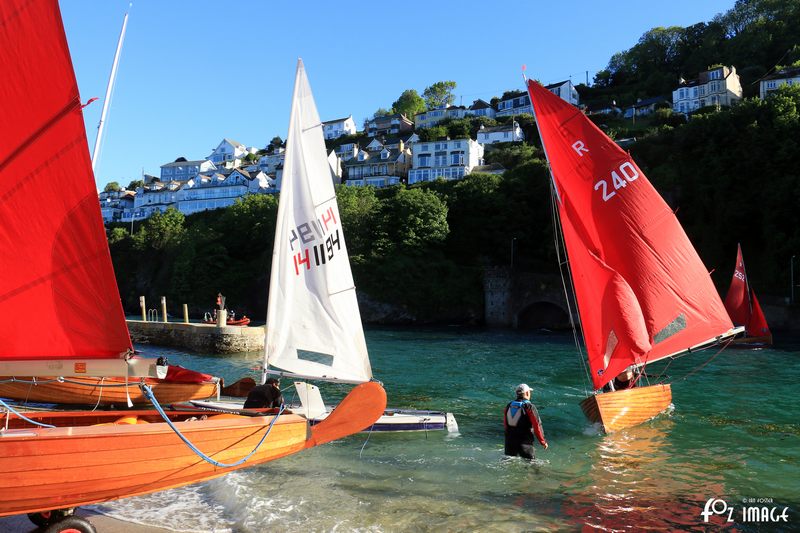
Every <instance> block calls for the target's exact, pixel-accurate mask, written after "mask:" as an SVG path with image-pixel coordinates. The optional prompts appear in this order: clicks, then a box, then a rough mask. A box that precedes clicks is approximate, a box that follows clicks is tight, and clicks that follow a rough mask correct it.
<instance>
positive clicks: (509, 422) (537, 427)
mask: <svg viewBox="0 0 800 533" xmlns="http://www.w3.org/2000/svg"><path fill="white" fill-rule="evenodd" d="M503 426H505V430H506V449H505V453H506V455H511V456H517V455H519V456H520V457H524V458H525V459H528V460H530V459H533V455H534V453H533V436H534V435H536V438H537V439H538V440H539V443H540V444H541V445H542V446H544V449H545V450H546V449H547V447H548V446H547V441H546V440H544V430H542V422H541V421H540V420H539V413H538V412H537V411H536V407H535V406H534V405H533V404H532V403H531V388H530V387H529V386H528V385H526V384H525V383H522V384H520V385H518V386H517V399H516V400H514V401H513V402H509V404H508V405H506V410H505V413H504V415H503Z"/></svg>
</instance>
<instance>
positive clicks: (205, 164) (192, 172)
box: [161, 157, 217, 183]
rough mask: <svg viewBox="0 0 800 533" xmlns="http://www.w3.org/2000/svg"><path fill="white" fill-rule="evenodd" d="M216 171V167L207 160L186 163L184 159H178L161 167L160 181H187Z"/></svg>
mask: <svg viewBox="0 0 800 533" xmlns="http://www.w3.org/2000/svg"><path fill="white" fill-rule="evenodd" d="M215 170H217V167H216V165H214V163H212V162H211V161H210V160H209V159H200V160H197V161H187V160H186V158H185V157H179V158H178V159H176V160H175V161H173V162H172V163H167V164H166V165H161V181H163V182H164V183H167V182H170V181H189V180H190V179H192V178H193V177H195V176H197V175H198V174H200V173H203V172H213V171H215Z"/></svg>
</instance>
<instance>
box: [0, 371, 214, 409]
mask: <svg viewBox="0 0 800 533" xmlns="http://www.w3.org/2000/svg"><path fill="white" fill-rule="evenodd" d="M17 379H18V380H15V381H12V378H10V377H0V397H2V398H13V399H14V400H18V401H22V402H40V403H58V404H67V405H101V406H107V407H108V406H127V404H128V397H130V399H131V402H133V404H134V405H141V404H146V403H149V402H148V401H147V400H146V399H145V398H144V396H143V395H142V391H141V389H140V388H139V382H140V380H139V379H130V380H128V383H127V386H126V384H125V378H120V377H106V378H95V377H78V376H75V377H70V378H68V379H65V380H64V381H58V380H56V378H55V377H40V378H36V382H35V383H34V382H32V381H33V378H30V377H25V378H17ZM144 382H145V383H146V384H147V385H149V386H150V388H151V389H152V390H153V394H155V396H156V399H157V400H158V402H159V403H162V404H169V403H177V402H184V401H188V400H202V399H206V398H212V397H217V396H218V391H219V388H220V387H221V386H222V380H221V379H219V378H213V379H211V380H207V381H203V382H202V383H180V382H172V381H167V380H163V379H156V378H144ZM126 389H127V392H126Z"/></svg>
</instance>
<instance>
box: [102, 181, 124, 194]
mask: <svg viewBox="0 0 800 533" xmlns="http://www.w3.org/2000/svg"><path fill="white" fill-rule="evenodd" d="M119 189H120V187H119V183H117V182H116V181H109V182H108V183H107V184H106V186H105V188H104V189H103V192H117V191H119Z"/></svg>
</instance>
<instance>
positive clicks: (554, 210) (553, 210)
mask: <svg viewBox="0 0 800 533" xmlns="http://www.w3.org/2000/svg"><path fill="white" fill-rule="evenodd" d="M547 169H548V170H550V216H551V219H552V224H553V240H554V243H555V248H556V259H557V260H558V272H559V274H560V275H561V286H562V287H564V299H565V300H566V302H567V313H568V314H569V324H570V326H571V327H572V337H573V340H574V341H575V349H576V350H577V351H578V359H580V361H581V366H582V367H583V373H584V376H583V377H584V384H583V392H584V394H586V395H587V396H588V395H589V387H590V386H591V381H590V380H589V376H590V372H589V368H588V367H587V366H586V359H587V358H588V356H587V358H585V357H584V356H583V355H584V354H583V349H582V348H581V342H580V339H579V338H578V328H577V327H576V325H575V320H574V319H573V315H572V304H571V299H570V292H569V289H567V280H566V278H564V268H565V267H566V269H567V272H569V260H562V258H561V250H566V245H565V243H564V234H563V232H561V231H559V229H560V228H561V223H560V222H559V216H558V206H557V205H556V202H557V201H558V200H557V198H556V192H555V185H554V182H553V172H552V170H551V169H550V163H549V162H548V163H547ZM559 237H560V238H559ZM570 274H571V273H570ZM574 296H575V295H574V293H573V294H572V297H573V298H574ZM575 306H576V307H577V302H575ZM592 388H594V387H592Z"/></svg>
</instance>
